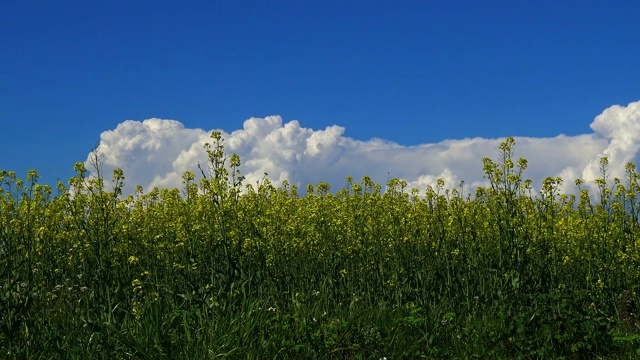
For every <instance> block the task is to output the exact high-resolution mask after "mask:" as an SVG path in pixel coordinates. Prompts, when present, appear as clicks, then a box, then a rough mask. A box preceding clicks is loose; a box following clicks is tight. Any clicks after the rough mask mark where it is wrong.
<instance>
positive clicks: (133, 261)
mask: <svg viewBox="0 0 640 360" xmlns="http://www.w3.org/2000/svg"><path fill="white" fill-rule="evenodd" d="M138 260H139V259H138V258H137V257H136V256H133V255H131V256H129V264H131V265H135V264H137V263H138Z"/></svg>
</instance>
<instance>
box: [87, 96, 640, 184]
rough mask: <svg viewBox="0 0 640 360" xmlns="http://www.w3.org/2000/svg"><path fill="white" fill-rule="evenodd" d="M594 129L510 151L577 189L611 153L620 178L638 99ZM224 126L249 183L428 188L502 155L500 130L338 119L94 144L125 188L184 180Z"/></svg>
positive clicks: (145, 132) (158, 127)
mask: <svg viewBox="0 0 640 360" xmlns="http://www.w3.org/2000/svg"><path fill="white" fill-rule="evenodd" d="M591 129H592V130H593V133H589V134H583V135H577V136H565V135H558V136H556V137H551V138H533V137H516V138H515V140H516V147H515V158H516V159H517V158H520V157H523V158H526V159H527V160H529V168H528V169H527V170H526V172H525V178H529V179H531V180H533V184H534V186H535V187H537V186H539V185H540V184H541V182H542V180H543V179H544V178H546V177H547V176H561V177H562V178H563V179H564V185H563V189H562V190H563V191H565V192H570V193H574V192H575V186H574V180H575V179H577V178H580V179H583V180H585V181H586V182H587V184H592V183H593V180H594V179H596V178H598V177H600V170H599V160H600V158H601V157H602V156H607V157H609V161H610V173H611V178H613V177H619V178H621V179H624V166H625V164H626V163H627V162H629V161H634V162H636V160H638V151H639V150H640V101H638V102H633V103H630V104H628V105H627V106H619V105H614V106H611V107H609V108H608V109H606V110H604V111H603V112H602V114H600V115H598V116H597V117H596V118H595V119H594V121H593V122H592V123H591ZM213 130H217V131H220V132H221V133H222V134H223V137H224V139H225V149H226V151H227V153H228V154H232V153H236V154H238V155H240V157H241V159H242V166H241V171H242V173H243V175H244V176H245V177H246V180H245V184H246V183H251V184H255V183H256V182H257V181H259V180H261V179H262V178H263V177H264V173H265V172H266V173H268V178H269V179H270V180H271V181H272V182H273V183H275V184H276V185H279V184H281V183H282V181H284V180H288V181H289V182H290V183H291V184H296V185H298V186H299V187H301V186H305V185H306V184H317V183H319V182H320V181H326V182H328V183H330V184H331V186H332V189H334V190H336V189H338V188H340V187H343V186H344V185H345V184H346V180H345V178H346V177H347V176H349V175H350V176H353V178H354V179H355V180H359V179H360V178H361V177H362V176H364V175H368V176H370V177H371V178H372V179H373V180H374V181H376V182H378V183H381V184H383V185H384V184H385V183H386V182H387V181H388V180H390V179H391V178H400V179H404V180H406V181H407V182H408V183H409V187H415V188H418V189H420V190H424V189H425V188H426V187H427V186H428V185H433V184H434V183H435V181H436V180H437V179H438V178H442V179H444V180H445V182H446V183H447V185H448V187H456V186H457V185H458V184H459V182H460V181H461V180H464V181H465V183H466V184H468V185H469V186H467V189H469V192H472V191H473V188H474V187H476V186H479V185H486V184H487V181H486V179H484V178H483V172H482V158H483V157H491V158H493V159H496V158H497V157H498V154H499V153H498V146H499V144H500V143H501V142H502V141H504V138H497V139H486V138H472V139H471V138H465V139H460V140H446V141H442V142H439V143H433V144H422V145H417V146H403V145H400V144H397V143H394V142H391V141H387V140H383V139H377V138H376V139H370V140H367V141H361V140H356V139H352V138H349V137H346V136H344V135H343V134H344V131H345V128H343V127H340V126H337V125H334V126H329V127H327V128H325V129H323V130H314V129H310V128H306V127H303V126H302V125H300V123H299V122H298V121H296V120H292V121H289V122H286V123H285V122H283V120H282V118H281V117H280V116H268V117H266V118H251V119H248V120H246V121H245V122H244V124H243V127H242V129H239V130H235V131H233V132H231V133H226V132H224V131H222V130H219V129H215V128H214V129H207V130H205V129H190V128H186V127H185V126H184V125H183V124H182V123H180V122H178V121H175V120H161V119H147V120H144V121H133V120H127V121H124V122H123V123H121V124H119V125H118V126H117V127H116V128H115V129H114V130H110V131H105V132H103V133H102V134H101V136H100V144H99V146H98V150H99V151H100V152H101V153H102V154H103V155H104V170H105V174H110V173H111V171H113V169H114V168H116V167H119V168H121V169H122V170H124V174H125V176H126V184H127V185H126V187H125V193H132V192H133V191H134V189H135V187H136V185H142V186H143V187H144V189H145V191H148V190H150V189H151V188H153V187H160V188H163V187H168V188H174V187H178V188H181V187H182V178H181V177H182V174H183V173H184V172H185V171H192V172H194V173H196V174H197V173H198V170H197V164H198V162H200V163H201V164H206V153H205V151H204V149H203V145H204V144H205V143H207V142H210V140H211V139H210V137H209V135H210V134H211V131H213Z"/></svg>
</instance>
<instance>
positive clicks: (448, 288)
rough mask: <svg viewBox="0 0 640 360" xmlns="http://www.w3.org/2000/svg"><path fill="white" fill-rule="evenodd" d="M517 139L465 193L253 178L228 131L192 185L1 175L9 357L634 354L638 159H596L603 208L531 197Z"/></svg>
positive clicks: (639, 337)
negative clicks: (44, 181)
mask: <svg viewBox="0 0 640 360" xmlns="http://www.w3.org/2000/svg"><path fill="white" fill-rule="evenodd" d="M513 147H514V141H513V139H511V138H509V139H507V140H506V141H505V142H504V143H503V144H502V145H501V146H500V151H501V154H502V155H501V157H500V159H498V160H497V161H495V162H494V161H492V160H490V159H485V160H484V171H485V174H486V176H487V178H488V179H489V181H490V183H491V186H490V187H487V188H480V189H478V190H477V192H476V194H475V196H474V197H473V198H471V197H465V195H464V191H465V189H464V187H463V186H464V184H460V187H459V189H456V190H453V191H448V190H445V188H444V182H443V181H438V183H437V185H436V186H435V187H434V188H429V189H428V190H427V191H426V193H423V194H419V193H418V191H417V190H414V191H411V190H409V189H406V186H407V185H406V183H405V182H404V181H400V180H397V179H394V180H391V181H390V182H389V183H388V184H387V191H385V192H384V193H382V192H381V186H380V185H378V184H375V183H374V182H373V181H372V180H371V179H370V178H368V177H364V178H363V179H362V181H361V182H360V183H354V182H353V180H352V179H351V178H348V179H347V186H346V187H345V188H343V189H340V190H339V191H337V192H330V188H329V185H328V184H326V183H320V184H318V185H317V186H308V187H307V189H306V192H307V193H306V195H304V196H302V195H299V194H298V189H296V187H295V186H290V185H289V184H286V183H285V184H284V185H283V187H282V188H276V187H274V186H273V185H272V184H271V183H270V182H269V180H268V179H266V178H265V179H264V180H263V181H262V182H261V183H260V184H255V185H256V186H255V187H253V186H247V189H246V192H245V191H243V190H245V188H244V187H243V185H242V180H243V178H242V176H241V175H240V172H239V170H238V169H239V166H240V159H239V158H238V157H237V156H233V155H232V156H230V157H227V156H226V155H225V153H224V147H223V146H222V138H221V136H220V134H219V133H213V134H212V143H211V144H210V145H208V146H207V147H206V149H205V150H206V151H207V153H208V155H209V163H208V164H207V166H203V167H202V168H201V172H202V175H203V178H202V180H201V181H199V182H196V176H195V174H193V173H185V174H184V176H183V180H184V185H183V188H182V189H171V190H169V189H162V190H159V189H153V190H151V191H150V192H148V193H144V192H143V190H142V188H138V190H137V191H136V193H135V194H134V195H131V196H128V197H123V195H122V194H121V192H122V187H123V184H124V174H123V173H122V171H121V170H116V171H115V172H114V174H113V180H112V181H113V183H112V184H111V185H110V186H105V184H104V181H105V180H104V178H103V176H102V171H101V159H100V157H99V155H98V154H97V153H94V156H93V165H94V167H95V169H94V175H95V176H93V177H87V175H86V174H87V171H86V170H85V168H84V166H83V165H82V164H81V163H78V164H76V167H75V170H76V171H77V176H76V177H74V178H71V179H70V181H69V183H68V187H66V186H64V185H63V184H58V188H57V191H56V190H54V189H52V188H51V187H49V186H46V185H44V186H42V185H40V184H38V182H37V180H38V175H37V173H36V172H35V171H30V172H29V173H28V175H27V178H26V180H25V181H23V180H20V179H18V178H17V177H16V175H15V173H13V172H6V171H3V172H0V181H1V182H2V186H1V187H0V357H1V358H29V359H50V358H60V359H66V358H71V359H87V358H96V359H103V358H104V359H117V358H127V359H128V358H133V359H214V358H230V359H251V358H253V359H271V358H278V359H360V358H362V359H380V358H386V359H420V358H426V359H441V358H460V359H473V358H477V359H485V358H504V359H511V358H567V359H587V358H611V359H614V358H615V359H618V358H634V357H637V356H640V325H639V324H638V322H639V320H638V313H637V311H638V310H637V304H638V301H639V299H638V295H639V294H640V288H639V286H640V282H639V281H638V280H639V277H640V226H639V223H638V213H639V212H640V204H639V203H638V201H637V194H638V193H639V192H640V185H639V184H638V179H640V175H639V174H638V173H637V172H636V170H635V167H634V165H633V164H628V165H627V179H625V180H624V184H622V183H621V181H620V180H618V179H615V180H614V181H613V182H610V181H608V180H607V177H608V175H607V166H608V163H607V159H606V158H603V159H602V161H601V166H602V179H599V180H597V181H596V183H597V184H598V187H599V189H600V194H599V197H600V201H599V202H598V203H596V204H593V203H592V201H591V200H590V198H589V194H588V193H587V191H586V190H582V191H581V193H580V195H579V196H578V197H577V198H576V197H574V196H567V195H561V194H559V190H558V189H559V185H560V182H561V179H558V178H548V179H547V180H545V181H544V184H543V186H542V189H541V191H540V194H539V195H537V196H532V195H531V192H530V185H531V184H530V182H529V181H524V180H523V179H522V172H523V171H524V169H525V168H526V166H527V162H526V160H523V159H521V160H519V161H517V162H514V161H513V160H512V152H513ZM581 185H582V184H581V183H580V182H579V181H577V186H581ZM54 191H55V192H56V193H57V195H53V193H54ZM420 195H421V196H420Z"/></svg>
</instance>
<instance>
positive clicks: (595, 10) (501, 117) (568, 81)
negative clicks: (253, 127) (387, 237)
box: [0, 0, 640, 181]
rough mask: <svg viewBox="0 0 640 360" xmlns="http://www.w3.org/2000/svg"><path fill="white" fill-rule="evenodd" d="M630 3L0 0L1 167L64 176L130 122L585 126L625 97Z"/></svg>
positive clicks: (384, 134)
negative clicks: (105, 135) (278, 118)
mask: <svg viewBox="0 0 640 360" xmlns="http://www.w3.org/2000/svg"><path fill="white" fill-rule="evenodd" d="M638 14H640V2H639V1H499V2H498V1H345V0H341V1H307V0H304V1H300V0H296V1H293V0H292V1H284V0H283V1H180V2H178V1H120V0H112V1H86V0H83V1H70V0H67V1H17V0H5V1H2V2H1V3H0V49H1V55H0V124H1V130H0V131H1V133H2V139H3V140H2V142H1V143H0V154H1V156H0V169H6V170H16V171H18V172H19V174H20V175H21V176H24V174H25V172H26V170H27V169H29V168H35V169H37V170H38V171H40V172H41V173H42V175H43V176H44V179H47V180H50V181H51V180H52V181H55V179H56V178H58V177H59V178H61V180H65V181H66V180H67V178H68V176H70V175H71V174H72V173H73V172H72V168H73V163H74V162H76V161H84V160H85V159H86V155H87V153H88V152H89V151H90V150H91V149H92V148H93V147H94V146H95V144H96V143H97V141H99V136H100V133H101V132H103V131H106V130H110V129H114V128H115V127H116V126H117V125H118V124H119V123H121V122H122V121H124V120H127V119H133V120H143V119H147V118H151V117H159V118H165V119H176V120H179V121H181V122H182V123H184V124H185V126H186V127H190V128H203V129H214V128H222V129H224V130H226V131H232V130H235V129H239V128H241V127H242V122H243V121H244V120H246V119H247V118H250V117H252V116H256V117H264V116H268V115H282V117H283V119H284V120H285V121H289V120H293V119H297V120H299V121H300V123H301V125H302V126H304V127H311V128H314V129H321V128H324V127H326V126H330V125H334V124H336V125H340V126H343V127H345V128H346V132H345V136H349V137H353V138H356V139H360V140H367V139H370V138H372V137H379V138H384V139H386V140H391V141H395V142H397V143H400V144H402V145H416V144H422V143H431V142H439V141H442V140H444V139H461V138H464V137H476V136H480V137H502V136H510V135H515V136H532V137H551V136H555V135H558V134H560V133H564V134H567V135H575V134H581V133H588V132H591V130H590V129H589V124H590V123H591V121H592V120H593V118H594V117H595V116H596V115H598V114H599V113H600V112H602V110H604V109H605V108H607V107H609V106H610V105H613V104H623V105H626V104H627V103H629V102H632V101H636V100H639V99H640V46H639V45H638V44H640V25H639V22H638V19H639V17H638Z"/></svg>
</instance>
